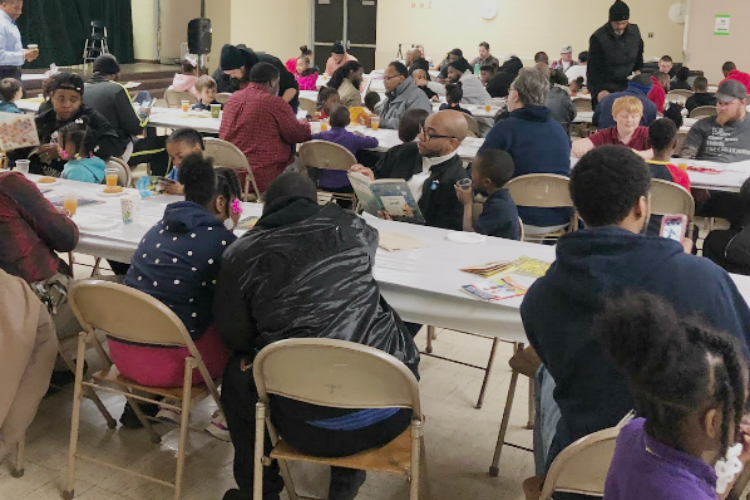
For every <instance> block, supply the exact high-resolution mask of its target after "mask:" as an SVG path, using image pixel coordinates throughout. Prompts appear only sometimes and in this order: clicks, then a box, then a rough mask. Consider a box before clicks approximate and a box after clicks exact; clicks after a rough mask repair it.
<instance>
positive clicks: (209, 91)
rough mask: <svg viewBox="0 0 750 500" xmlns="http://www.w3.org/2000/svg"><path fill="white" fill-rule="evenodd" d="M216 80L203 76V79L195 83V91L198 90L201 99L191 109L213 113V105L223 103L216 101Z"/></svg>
mask: <svg viewBox="0 0 750 500" xmlns="http://www.w3.org/2000/svg"><path fill="white" fill-rule="evenodd" d="M217 88H218V87H217V85H216V80H214V79H213V78H211V77H210V76H208V75H203V76H202V77H200V78H198V80H196V81H195V90H197V91H198V92H199V94H200V97H199V98H198V103H197V104H193V107H192V108H190V109H198V110H203V111H211V105H212V104H219V105H221V103H220V102H219V101H217V100H216V89H217Z"/></svg>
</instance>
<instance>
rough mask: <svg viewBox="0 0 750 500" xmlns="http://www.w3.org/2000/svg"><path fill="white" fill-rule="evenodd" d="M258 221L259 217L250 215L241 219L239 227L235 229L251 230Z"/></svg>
mask: <svg viewBox="0 0 750 500" xmlns="http://www.w3.org/2000/svg"><path fill="white" fill-rule="evenodd" d="M257 222H258V217H255V216H254V215H253V216H250V217H245V218H244V219H242V220H240V221H239V222H238V223H237V227H235V228H234V229H235V231H249V230H251V229H252V228H254V227H255V224H256V223H257Z"/></svg>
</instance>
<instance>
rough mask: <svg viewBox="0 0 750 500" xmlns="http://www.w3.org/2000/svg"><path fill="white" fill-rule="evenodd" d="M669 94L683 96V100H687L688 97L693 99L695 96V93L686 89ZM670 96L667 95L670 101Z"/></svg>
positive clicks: (674, 90)
mask: <svg viewBox="0 0 750 500" xmlns="http://www.w3.org/2000/svg"><path fill="white" fill-rule="evenodd" d="M669 94H676V95H678V96H681V97H682V98H683V99H687V98H688V97H693V96H694V95H695V92H693V91H692V90H686V89H672V90H670V91H669ZM669 94H667V99H669Z"/></svg>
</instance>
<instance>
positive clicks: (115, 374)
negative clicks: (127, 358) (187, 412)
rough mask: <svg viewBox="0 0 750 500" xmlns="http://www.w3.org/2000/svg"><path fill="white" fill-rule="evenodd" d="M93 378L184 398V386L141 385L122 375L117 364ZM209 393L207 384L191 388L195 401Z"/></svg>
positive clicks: (159, 394) (137, 389)
mask: <svg viewBox="0 0 750 500" xmlns="http://www.w3.org/2000/svg"><path fill="white" fill-rule="evenodd" d="M91 378H93V379H94V380H96V381H97V382H102V383H107V384H115V385H119V386H120V387H127V388H128V389H132V390H134V391H142V392H145V393H148V394H153V395H156V396H162V397H165V398H170V399H177V400H180V401H181V400H182V387H174V388H164V387H149V386H147V385H141V384H138V383H137V382H135V381H133V380H131V379H129V378H128V377H126V376H124V375H122V374H121V373H120V370H118V369H117V367H116V366H115V365H112V366H111V367H109V368H107V369H105V370H101V371H98V372H96V373H94V374H93V375H91ZM207 394H208V387H207V386H206V384H193V388H192V389H191V400H192V401H195V400H196V399H199V398H203V397H205V396H206V395H207Z"/></svg>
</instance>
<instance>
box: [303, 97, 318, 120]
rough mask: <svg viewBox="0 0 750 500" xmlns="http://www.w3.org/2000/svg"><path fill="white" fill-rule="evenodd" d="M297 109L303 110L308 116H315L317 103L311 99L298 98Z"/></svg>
mask: <svg viewBox="0 0 750 500" xmlns="http://www.w3.org/2000/svg"><path fill="white" fill-rule="evenodd" d="M299 108H300V109H303V110H305V112H307V114H308V115H310V116H315V113H317V112H318V103H316V102H315V101H313V100H312V99H307V98H305V97H300V98H299Z"/></svg>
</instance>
